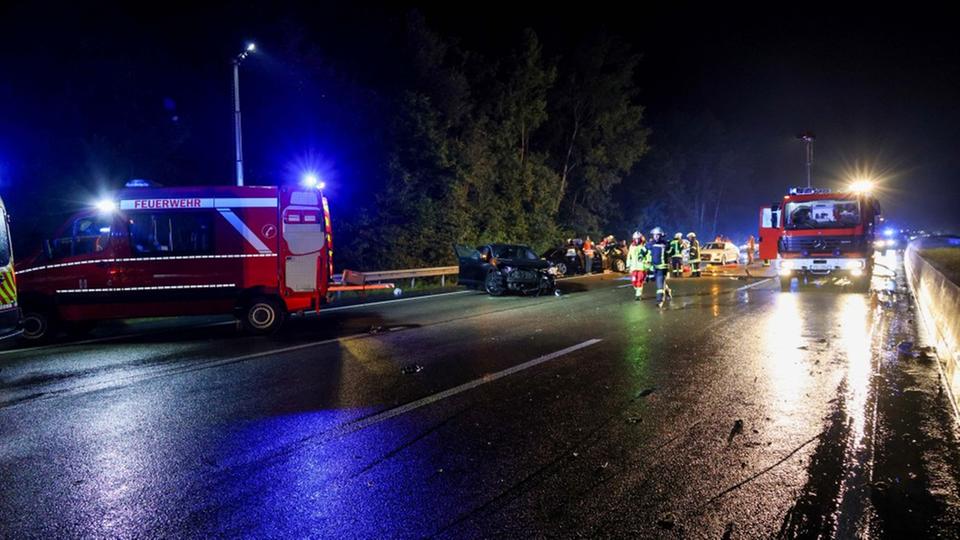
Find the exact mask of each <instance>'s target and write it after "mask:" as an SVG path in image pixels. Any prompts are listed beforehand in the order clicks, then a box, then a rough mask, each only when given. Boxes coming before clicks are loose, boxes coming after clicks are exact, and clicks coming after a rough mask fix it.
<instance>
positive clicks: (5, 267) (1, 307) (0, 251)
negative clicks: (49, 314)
mask: <svg viewBox="0 0 960 540" xmlns="http://www.w3.org/2000/svg"><path fill="white" fill-rule="evenodd" d="M18 334H20V306H19V305H18V303H17V280H16V278H15V276H14V273H13V245H12V244H11V243H10V220H9V218H8V216H7V209H6V207H5V206H4V205H3V200H2V199H0V340H3V339H7V338H10V337H13V336H16V335H18Z"/></svg>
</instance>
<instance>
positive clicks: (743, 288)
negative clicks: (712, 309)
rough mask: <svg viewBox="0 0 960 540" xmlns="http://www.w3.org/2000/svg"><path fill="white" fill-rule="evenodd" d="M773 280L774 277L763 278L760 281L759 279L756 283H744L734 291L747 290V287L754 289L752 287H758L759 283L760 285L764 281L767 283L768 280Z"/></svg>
mask: <svg viewBox="0 0 960 540" xmlns="http://www.w3.org/2000/svg"><path fill="white" fill-rule="evenodd" d="M772 280H773V278H766V279H761V280H760V281H758V282H756V283H751V284H749V285H744V286H743V287H740V288H738V289H737V290H736V291H734V292H740V291H745V290H747V289H752V288H754V287H756V286H757V285H760V284H763V283H766V282H768V281H772Z"/></svg>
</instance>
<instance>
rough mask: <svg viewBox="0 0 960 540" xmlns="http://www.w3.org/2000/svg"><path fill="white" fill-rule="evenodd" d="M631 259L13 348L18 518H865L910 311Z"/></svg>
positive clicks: (614, 530) (576, 523)
mask: <svg viewBox="0 0 960 540" xmlns="http://www.w3.org/2000/svg"><path fill="white" fill-rule="evenodd" d="M894 264H895V263H894ZM620 285H622V282H621V281H618V280H616V279H614V276H605V277H603V278H593V279H587V280H578V281H576V282H568V283H567V284H566V285H565V287H567V289H568V294H567V295H566V296H564V297H562V298H559V299H557V298H538V299H533V298H496V299H494V298H488V297H486V296H484V295H478V294H462V295H453V296H446V297H441V298H436V299H428V300H422V301H416V302H410V303H394V304H390V305H383V306H376V305H372V306H366V307H362V308H356V309H352V310H345V311H337V312H332V313H327V314H324V315H321V316H320V317H317V318H315V319H308V320H303V321H298V322H296V323H295V324H294V325H293V327H292V328H291V329H290V331H289V332H288V333H287V334H286V335H285V336H283V337H282V339H281V340H279V341H273V340H267V339H258V338H246V337H240V336H236V335H234V334H233V331H232V330H231V329H230V328H229V327H225V326H220V327H215V328H212V329H211V328H207V329H203V330H197V331H195V332H191V331H189V330H187V331H180V330H178V331H177V332H176V334H175V335H163V334H159V335H155V336H151V337H147V338H134V339H130V340H127V341H124V340H120V341H119V342H117V343H92V344H87V345H63V346H60V347H54V348H50V349H45V350H42V351H35V352H23V353H9V354H5V355H4V356H3V357H2V358H0V366H2V367H3V371H0V377H2V378H0V430H2V432H3V434H4V436H3V439H2V441H0V477H2V478H4V479H5V481H4V483H3V485H2V486H0V496H2V497H0V510H2V512H0V516H2V517H0V532H2V533H3V535H4V536H14V537H16V536H85V535H86V536H90V535H103V536H114V535H115V536H178V537H188V536H209V535H216V536H284V537H290V536H298V537H304V536H331V535H337V536H343V537H348V538H349V537H422V536H425V535H439V536H444V537H450V538H463V537H481V536H482V537H490V536H507V537H515V536H530V535H545V536H569V535H571V534H573V533H579V534H584V535H587V536H639V537H649V536H695V537H719V536H721V535H722V534H723V533H724V531H726V530H728V529H730V527H733V528H734V529H732V530H736V532H737V535H739V536H741V537H769V536H776V535H777V534H780V535H784V536H802V535H803V534H809V533H814V532H816V531H818V530H819V531H821V532H823V531H828V532H829V531H834V532H835V531H838V530H842V531H864V530H866V528H865V527H866V525H864V523H865V521H864V519H863V515H864V514H865V513H866V512H867V508H866V505H867V504H868V501H866V498H865V496H864V491H863V485H864V482H866V479H867V477H868V476H869V472H870V471H869V463H870V456H871V453H870V447H871V444H872V435H871V433H872V430H873V429H874V426H873V422H874V420H873V418H874V415H873V412H872V411H873V409H874V406H875V397H874V390H873V387H872V379H873V377H874V375H875V372H876V369H877V367H876V359H877V355H878V352H877V351H878V350H880V348H882V347H883V346H884V344H885V343H886V342H887V340H888V339H889V338H888V337H887V336H886V335H885V332H886V331H887V330H886V329H887V326H888V323H889V320H890V318H891V317H895V316H897V315H896V314H894V313H890V312H888V311H885V310H884V308H883V306H881V305H879V304H878V302H877V300H876V298H875V297H874V296H870V295H861V294H850V293H847V292H845V291H844V290H842V289H839V290H838V289H836V288H832V289H831V288H812V289H811V290H805V291H801V292H791V293H781V292H779V289H778V288H776V287H775V282H774V281H767V282H762V283H759V284H757V282H755V281H741V280H735V279H733V280H731V279H724V278H719V279H713V278H704V279H701V280H692V279H685V280H674V282H673V284H672V287H673V289H674V294H675V298H674V300H673V302H672V304H671V305H669V306H668V308H667V309H665V310H663V311H660V310H657V309H656V308H655V306H654V305H653V301H652V300H646V301H644V302H639V303H638V302H633V301H632V291H631V290H630V289H629V288H627V289H623V288H620ZM875 286H876V285H875ZM881 286H882V285H881ZM371 328H373V329H375V331H373V332H371V331H370V329H371ZM342 336H350V337H348V338H346V339H341V337H342ZM589 340H599V341H596V343H595V344H593V345H591V346H589V347H585V348H580V349H570V352H563V351H566V350H568V349H569V348H571V346H574V345H576V344H578V343H586V342H588V341H589ZM278 349H279V350H282V351H283V352H280V353H276V354H273V353H270V351H271V350H278ZM558 351H561V353H558ZM259 353H263V355H259ZM537 358H547V359H548V360H546V361H543V362H542V363H540V362H534V363H532V364H529V367H526V366H527V364H525V363H529V362H530V361H531V360H532V359H537ZM233 359H240V360H236V361H234V360H233ZM412 364H416V365H417V366H418V367H420V368H421V369H419V370H405V369H404V368H405V367H407V366H410V365H412ZM518 366H519V367H518ZM521 367H522V368H523V369H520V368H521ZM494 373H500V374H503V373H505V375H498V376H497V377H502V378H496V380H494V378H491V377H489V375H490V374H494ZM485 377H487V378H486V379H485ZM471 381H480V382H479V383H477V384H476V386H473V385H470V386H468V387H463V389H462V390H458V391H456V392H449V390H450V389H453V388H458V385H464V384H470V383H471ZM445 391H447V392H446V393H445ZM418 400H423V401H422V402H418ZM410 403H421V404H419V405H417V406H416V407H407V408H404V406H405V404H410ZM365 418H366V419H371V418H372V419H375V420H376V421H375V422H373V421H370V422H366V423H364V420H363V419H365ZM358 421H359V422H361V424H356V422H358ZM355 425H358V426H361V427H359V428H357V429H354V428H351V427H350V426H355ZM835 450H838V451H839V454H838V455H839V456H840V457H839V458H838V459H837V460H836V463H834V462H833V461H831V460H832V459H833V458H832V457H831V456H833V455H834V454H837V452H836V451H835ZM831 474H832V475H835V476H836V478H842V482H840V483H831V482H829V481H825V480H824V477H829V476H830V475H831ZM835 484H836V485H835ZM848 516H850V517H849V518H848ZM814 517H815V519H814ZM785 531H786V533H785Z"/></svg>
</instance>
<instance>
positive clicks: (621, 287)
mask: <svg viewBox="0 0 960 540" xmlns="http://www.w3.org/2000/svg"><path fill="white" fill-rule="evenodd" d="M627 287H633V283H627V284H626V285H617V288H618V289H626V288H627Z"/></svg>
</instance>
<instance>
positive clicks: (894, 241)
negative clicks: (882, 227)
mask: <svg viewBox="0 0 960 540" xmlns="http://www.w3.org/2000/svg"><path fill="white" fill-rule="evenodd" d="M896 245H897V239H896V238H889V239H887V247H894V246H896Z"/></svg>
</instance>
